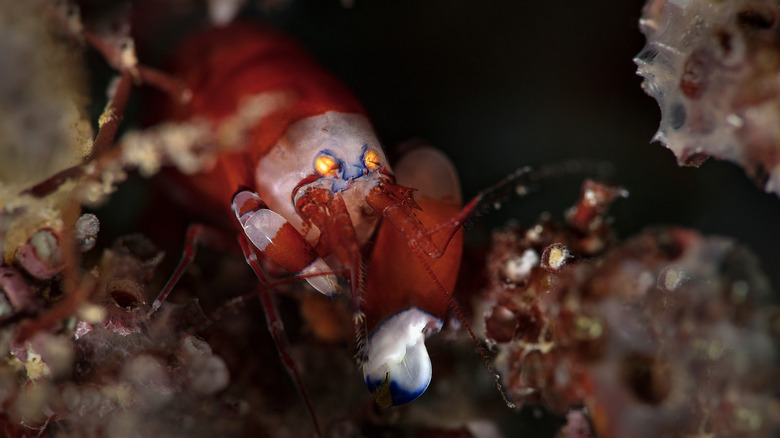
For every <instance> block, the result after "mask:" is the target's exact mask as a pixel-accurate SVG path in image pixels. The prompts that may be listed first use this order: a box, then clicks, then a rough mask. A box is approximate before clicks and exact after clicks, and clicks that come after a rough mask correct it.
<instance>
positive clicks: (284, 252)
mask: <svg viewBox="0 0 780 438" xmlns="http://www.w3.org/2000/svg"><path fill="white" fill-rule="evenodd" d="M232 206H233V212H234V213H235V215H236V219H238V222H239V223H240V224H241V228H242V229H243V230H244V235H245V236H246V237H247V239H249V241H251V242H252V243H253V244H254V246H255V247H256V248H257V249H259V250H260V251H261V252H262V253H263V254H264V255H265V256H267V257H268V258H269V259H271V260H272V261H274V262H276V263H277V264H278V265H279V266H281V267H283V268H285V269H287V270H288V271H290V272H295V273H297V274H303V275H306V274H318V273H323V275H318V276H314V277H307V278H306V281H308V282H309V284H310V285H311V286H312V287H313V288H315V289H317V290H318V291H320V292H322V293H323V294H325V295H327V296H333V295H335V294H336V293H337V292H338V285H337V279H336V277H335V276H334V275H333V274H325V273H326V272H331V269H330V266H328V265H327V264H326V263H325V261H324V260H323V259H322V258H321V257H320V256H319V255H318V254H317V253H316V251H315V250H314V248H312V247H311V245H309V244H308V242H306V240H305V239H304V238H303V237H302V236H301V235H300V233H298V230H296V229H295V227H293V226H292V225H291V224H290V223H289V222H288V221H287V220H286V219H285V218H284V217H282V216H281V215H280V214H278V213H276V212H274V211H272V210H269V209H268V208H267V207H266V205H265V203H264V202H263V200H262V199H260V196H258V195H257V193H254V192H250V191H242V192H239V193H238V194H236V195H235V196H234V197H233V204H232Z"/></svg>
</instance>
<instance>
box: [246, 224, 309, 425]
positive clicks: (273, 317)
mask: <svg viewBox="0 0 780 438" xmlns="http://www.w3.org/2000/svg"><path fill="white" fill-rule="evenodd" d="M238 243H239V244H240V245H241V250H242V251H243V252H244V258H245V259H246V262H247V264H249V266H251V267H252V270H253V271H254V272H255V275H257V278H258V279H259V280H260V283H261V284H260V287H259V288H258V294H259V296H260V303H261V304H262V305H263V306H262V307H263V313H265V321H266V323H267V324H268V331H269V332H271V336H272V337H273V339H274V344H276V350H277V351H278V352H279V358H280V359H281V360H282V363H283V364H284V368H285V369H286V370H287V373H288V374H289V375H290V378H291V379H292V380H293V382H295V386H296V387H297V388H298V392H299V394H300V395H301V398H303V401H304V403H306V408H307V409H308V410H309V415H310V416H311V421H312V423H314V431H315V433H316V435H317V436H318V437H320V436H322V433H321V432H320V425H319V423H318V422H317V416H316V415H315V414H314V408H313V407H312V404H311V400H310V399H309V394H308V393H307V392H306V387H305V386H304V385H303V381H302V380H301V376H300V374H299V373H298V368H297V367H296V366H295V361H294V360H293V358H292V356H291V355H290V351H289V349H290V348H289V347H290V343H289V341H288V340H287V337H286V336H285V335H284V323H283V322H282V319H281V318H280V317H279V311H278V310H277V309H276V304H274V300H273V297H272V296H271V292H272V291H273V289H269V288H268V287H267V284H268V280H266V278H265V275H263V271H262V269H261V268H260V263H259V262H258V260H257V254H256V253H255V251H254V248H253V247H252V244H251V243H249V242H248V240H247V236H246V235H245V234H240V235H239V236H238Z"/></svg>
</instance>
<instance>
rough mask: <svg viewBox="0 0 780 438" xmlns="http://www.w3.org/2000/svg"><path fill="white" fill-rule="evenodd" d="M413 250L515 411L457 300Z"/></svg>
mask: <svg viewBox="0 0 780 438" xmlns="http://www.w3.org/2000/svg"><path fill="white" fill-rule="evenodd" d="M411 246H412V250H413V251H414V254H415V255H416V256H417V258H418V259H420V263H421V264H422V266H423V267H424V268H425V271H426V272H427V273H428V276H430V277H431V280H433V282H434V283H435V284H436V288H437V289H438V290H439V292H441V295H442V297H443V298H444V299H445V300H446V301H447V304H448V305H449V306H450V308H452V310H454V311H455V314H456V315H457V316H458V320H460V322H462V323H463V326H464V327H466V331H468V333H469V336H470V337H471V339H472V340H473V341H474V345H476V346H477V349H478V350H479V355H480V356H482V361H483V362H485V366H486V367H487V369H488V372H490V376H491V377H492V378H493V381H494V382H495V383H496V389H498V392H499V393H500V394H501V398H502V399H504V403H506V405H507V406H508V407H509V408H510V409H515V408H516V407H517V405H516V404H515V403H513V402H512V401H511V400H509V398H508V397H507V395H506V391H505V390H504V386H503V385H501V376H499V375H498V373H497V372H496V370H495V368H493V365H492V364H491V363H490V359H488V357H487V352H486V351H485V348H484V347H483V346H482V343H480V342H479V339H477V336H476V335H475V334H474V331H473V330H472V329H471V325H469V323H468V321H466V317H465V316H463V312H462V311H461V310H460V307H459V306H458V305H457V303H455V300H454V299H452V296H451V295H450V294H449V293H447V289H445V288H444V285H442V284H441V282H440V281H439V278H438V277H436V274H435V273H434V272H433V269H431V267H430V265H429V264H428V262H427V261H426V257H425V255H424V254H423V253H422V251H421V250H420V249H419V248H417V246H416V245H411Z"/></svg>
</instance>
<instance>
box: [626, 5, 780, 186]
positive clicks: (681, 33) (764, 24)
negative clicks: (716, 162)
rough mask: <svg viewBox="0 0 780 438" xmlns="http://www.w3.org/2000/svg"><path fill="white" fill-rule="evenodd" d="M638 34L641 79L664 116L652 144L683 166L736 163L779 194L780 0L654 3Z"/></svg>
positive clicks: (644, 15)
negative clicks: (642, 43)
mask: <svg viewBox="0 0 780 438" xmlns="http://www.w3.org/2000/svg"><path fill="white" fill-rule="evenodd" d="M640 28H641V30H642V32H643V33H644V34H645V36H646V37H647V44H646V46H645V47H644V49H642V51H641V52H640V53H639V55H637V57H636V59H635V60H634V61H635V62H636V64H637V66H638V67H639V68H638V70H637V73H638V74H639V75H641V76H643V77H644V78H645V80H644V82H643V83H642V87H643V88H644V90H645V91H646V92H647V94H649V95H650V96H652V97H654V98H655V99H656V100H657V101H658V105H659V106H660V107H661V113H662V119H661V124H660V127H659V129H658V132H657V133H656V135H655V137H654V139H655V140H657V141H660V142H661V143H662V144H664V145H665V146H667V147H668V148H669V149H671V150H672V151H673V152H674V154H675V155H676V156H677V160H678V161H679V163H680V164H681V165H692V166H697V165H699V164H701V163H702V162H703V161H704V160H705V159H706V158H707V157H709V156H713V157H716V158H718V159H723V160H728V161H732V162H734V163H737V164H739V165H740V166H742V167H743V168H744V169H745V171H746V172H747V173H748V175H750V177H751V178H753V179H754V180H755V181H756V182H757V184H759V185H761V186H763V187H764V189H765V190H766V191H768V192H774V193H780V124H778V120H780V99H778V93H780V82H778V68H779V67H780V51H778V45H779V44H780V39H779V38H780V34H778V1H777V0H730V1H715V0H649V1H648V2H647V3H646V5H645V8H644V12H643V17H642V19H641V20H640Z"/></svg>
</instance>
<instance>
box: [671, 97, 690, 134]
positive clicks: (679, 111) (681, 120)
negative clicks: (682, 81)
mask: <svg viewBox="0 0 780 438" xmlns="http://www.w3.org/2000/svg"><path fill="white" fill-rule="evenodd" d="M686 118H687V115H686V112H685V107H684V106H682V104H680V103H675V104H673V105H672V108H671V111H670V114H669V124H671V126H672V129H674V130H675V131H676V130H678V129H680V128H682V127H683V125H684V124H685V119H686Z"/></svg>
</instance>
